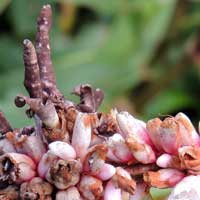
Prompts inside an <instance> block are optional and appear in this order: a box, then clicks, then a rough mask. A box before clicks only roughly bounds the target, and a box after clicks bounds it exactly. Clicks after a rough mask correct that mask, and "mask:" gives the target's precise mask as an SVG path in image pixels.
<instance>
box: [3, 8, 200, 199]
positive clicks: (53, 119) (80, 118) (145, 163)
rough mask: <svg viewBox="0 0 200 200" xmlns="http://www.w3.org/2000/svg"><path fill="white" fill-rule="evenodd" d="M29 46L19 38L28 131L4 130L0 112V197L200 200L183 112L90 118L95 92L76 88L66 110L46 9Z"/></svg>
mask: <svg viewBox="0 0 200 200" xmlns="http://www.w3.org/2000/svg"><path fill="white" fill-rule="evenodd" d="M37 25H38V26H37V27H38V28H37V35H36V45H35V46H36V48H35V47H34V45H33V44H32V43H31V41H29V40H28V39H26V40H24V43H23V45H24V65H25V80H24V86H25V87H26V89H27V91H28V93H29V96H30V97H26V96H23V95H18V96H17V97H16V99H15V104H16V106H18V107H23V106H24V105H25V104H27V105H28V106H29V109H28V110H27V111H26V114H27V115H28V117H33V118H34V119H35V126H30V127H24V128H21V129H12V127H11V126H10V124H9V122H8V121H7V120H6V118H5V116H4V115H3V113H2V112H0V133H1V138H0V199H5V200H6V199H9V200H16V199H22V200H27V199H30V200H36V199H40V200H51V199H56V200H60V199H61V200H70V199H71V200H72V199H73V200H111V199H114V200H142V199H152V198H151V195H150V192H149V190H150V188H151V187H157V188H169V187H174V189H173V191H172V193H171V194H170V196H169V197H168V200H173V199H174V200H175V199H176V200H179V199H181V200H184V199H185V200H190V199H200V192H199V191H198V184H200V176H199V174H200V136H199V134H198V133H197V131H196V130H195V128H194V126H193V125H192V123H191V121H190V119H189V118H188V117H187V116H186V115H185V114H183V113H178V114H177V115H176V116H175V117H172V116H171V117H167V118H165V119H164V120H161V119H159V118H155V119H151V120H149V121H148V122H147V123H145V122H143V121H141V120H139V119H136V118H134V117H133V116H132V115H130V114H129V113H128V112H118V111H117V110H116V109H111V111H110V112H109V113H101V112H98V111H97V109H98V107H99V106H100V104H101V102H102V100H103V97H104V95H103V92H102V91H101V90H100V89H98V88H97V89H94V88H92V87H91V86H90V85H89V84H85V85H79V86H77V87H76V88H75V89H74V91H73V93H74V94H75V95H77V96H79V97H80V103H79V104H74V103H73V102H70V101H68V100H66V99H64V96H63V95H62V93H61V92H60V91H59V90H58V89H57V86H56V80H55V76H54V72H53V66H52V62H51V55H50V44H49V31H50V28H51V7H50V6H49V5H45V6H43V8H42V10H41V12H40V15H39V17H38V23H37Z"/></svg>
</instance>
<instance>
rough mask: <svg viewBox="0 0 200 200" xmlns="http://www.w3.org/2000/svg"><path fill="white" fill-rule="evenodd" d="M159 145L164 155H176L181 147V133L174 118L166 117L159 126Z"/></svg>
mask: <svg viewBox="0 0 200 200" xmlns="http://www.w3.org/2000/svg"><path fill="white" fill-rule="evenodd" d="M160 134H161V138H162V139H161V145H162V147H163V149H164V151H165V152H166V153H169V154H175V155H177V153H178V148H179V147H180V146H181V133H180V130H179V125H178V122H177V121H176V120H175V119H174V117H167V118H165V119H164V121H163V122H162V124H161V126H160Z"/></svg>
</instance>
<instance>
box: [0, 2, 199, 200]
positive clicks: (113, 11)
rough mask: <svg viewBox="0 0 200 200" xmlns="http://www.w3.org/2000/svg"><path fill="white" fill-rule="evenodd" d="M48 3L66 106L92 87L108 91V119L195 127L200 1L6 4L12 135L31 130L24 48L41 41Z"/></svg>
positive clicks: (4, 102)
mask: <svg viewBox="0 0 200 200" xmlns="http://www.w3.org/2000/svg"><path fill="white" fill-rule="evenodd" d="M45 3H50V4H51V5H52V8H53V27H52V31H51V48H52V60H53V63H54V66H55V72H56V77H57V83H58V87H59V88H60V89H61V91H62V92H63V93H64V94H65V95H66V98H69V99H73V97H72V96H71V95H70V92H71V91H72V88H73V87H74V86H76V85H78V84H80V83H90V84H92V85H94V86H95V87H100V88H102V89H103V90H104V91H105V101H104V104H103V105H102V107H101V109H102V110H104V111H108V110H109V109H110V108H111V107H114V106H116V107H117V108H119V109H127V110H129V111H130V112H132V113H133V114H134V115H136V116H138V117H140V118H143V119H145V120H147V119H149V118H152V117H155V116H158V115H160V116H163V115H164V116H165V115H173V114H175V113H176V112H178V111H183V112H185V113H186V114H188V115H189V117H190V118H191V119H192V120H193V122H194V123H195V124H197V122H198V120H199V119H200V106H199V99H200V81H199V71H200V12H199V10H200V1H198V0H196V1H195V0H148V1H141V0H110V1H107V0H101V1H100V0H71V1H67V0H65V1H64V0H62V1H61V0H38V1H35V0H29V1H27V0H20V1H19V0H12V1H11V0H1V1H0V72H1V73H0V109H1V110H3V111H4V112H5V114H6V116H7V118H8V119H9V120H10V122H11V123H12V124H13V126H14V127H19V126H25V125H26V124H30V123H33V122H32V120H31V119H27V118H26V117H25V114H24V110H22V109H18V108H15V106H14V104H13V99H14V97H15V96H16V94H18V93H23V94H26V91H25V90H24V88H23V70H24V69H23V60H22V45H21V44H22V41H23V39H25V38H30V39H31V40H32V41H34V40H35V33H36V19H37V15H38V13H39V11H40V8H41V6H42V5H43V4H45ZM25 119H26V120H25ZM161 193H162V194H163V195H164V196H166V193H165V192H161ZM158 194H159V193H158V192H157V191H156V192H155V191H154V190H152V195H153V196H155V198H157V199H158V198H159V199H161V198H160V195H158ZM156 195H157V196H156ZM158 196H159V197H158ZM163 198H164V197H163Z"/></svg>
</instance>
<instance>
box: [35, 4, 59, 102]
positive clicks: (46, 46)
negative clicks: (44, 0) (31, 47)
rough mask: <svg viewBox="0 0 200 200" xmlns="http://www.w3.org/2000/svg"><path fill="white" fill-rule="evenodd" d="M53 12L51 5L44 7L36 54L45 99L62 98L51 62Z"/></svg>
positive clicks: (39, 19) (39, 21) (39, 26)
mask: <svg viewBox="0 0 200 200" xmlns="http://www.w3.org/2000/svg"><path fill="white" fill-rule="evenodd" d="M51 18H52V11H51V6H50V5H44V6H43V7H42V9H41V12H40V15H39V17H38V21H37V35H36V52H37V58H38V63H39V69H40V79H41V84H42V89H43V99H45V100H46V99H47V98H48V97H49V96H57V97H60V96H62V94H61V93H60V91H59V90H58V89H57V87H56V79H55V76H54V70H53V64H52V61H51V50H50V42H49V31H50V29H51V24H52V19H51Z"/></svg>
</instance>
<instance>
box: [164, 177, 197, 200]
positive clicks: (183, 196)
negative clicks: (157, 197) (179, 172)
mask: <svg viewBox="0 0 200 200" xmlns="http://www.w3.org/2000/svg"><path fill="white" fill-rule="evenodd" d="M199 185H200V176H192V175H191V176H187V177H185V178H184V179H183V180H182V181H180V182H179V183H178V184H177V185H176V186H175V187H174V188H173V190H172V192H171V194H170V195H169V197H168V199H167V200H198V199H200V190H199Z"/></svg>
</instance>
